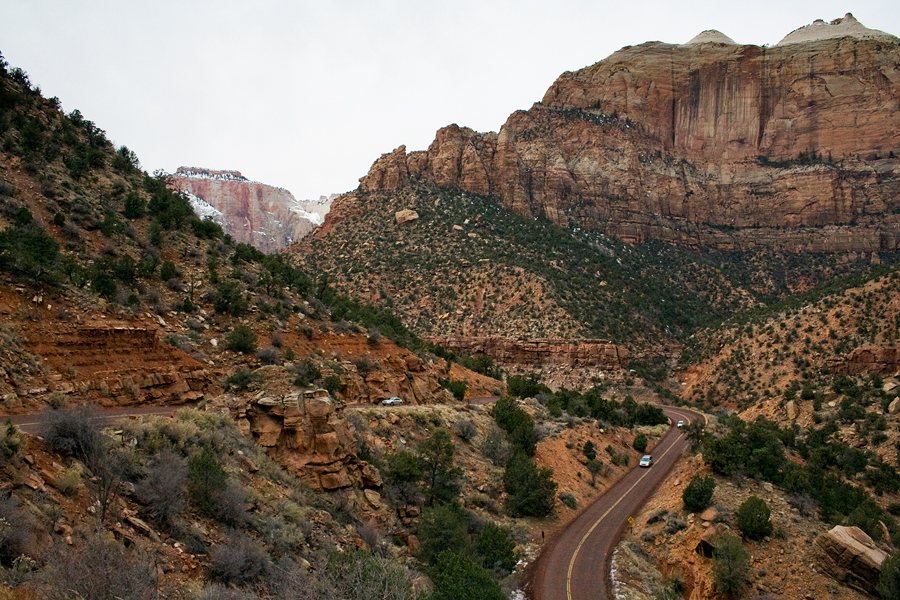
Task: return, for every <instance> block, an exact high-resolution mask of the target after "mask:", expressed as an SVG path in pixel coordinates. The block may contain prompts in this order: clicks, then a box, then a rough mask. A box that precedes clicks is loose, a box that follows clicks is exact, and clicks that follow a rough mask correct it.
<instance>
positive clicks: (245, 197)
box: [171, 167, 321, 254]
mask: <svg viewBox="0 0 900 600" xmlns="http://www.w3.org/2000/svg"><path fill="white" fill-rule="evenodd" d="M171 182H172V186H173V187H174V188H175V189H178V190H181V191H183V192H187V193H188V194H189V195H190V197H191V201H192V203H193V204H194V208H195V210H196V211H197V212H198V214H199V215H200V216H201V217H203V216H209V217H211V218H212V219H213V220H214V221H216V222H217V223H219V224H220V225H221V226H222V228H223V229H224V230H225V233H227V234H229V235H231V237H233V238H234V240H235V241H236V242H240V243H245V244H252V245H253V246H255V247H256V248H257V249H259V250H261V251H262V252H265V253H267V254H271V253H273V252H278V251H279V250H281V249H283V248H285V247H286V246H289V245H290V244H292V243H294V242H296V241H297V240H299V239H300V238H302V237H303V236H305V235H306V234H308V233H309V232H311V231H312V230H313V229H315V228H316V226H317V225H319V223H321V218H320V217H319V216H318V215H314V214H312V213H310V212H307V211H306V210H304V208H303V206H302V204H301V203H300V202H298V201H297V199H296V198H294V196H293V194H291V193H290V192H289V191H287V190H285V189H282V188H277V187H273V186H271V185H266V184H264V183H257V182H254V181H250V180H248V179H247V178H245V177H243V176H242V175H241V174H240V172H238V171H213V170H210V169H196V168H190V167H179V168H178V170H177V171H176V172H175V174H174V175H172V177H171Z"/></svg>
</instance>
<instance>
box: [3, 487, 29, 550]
mask: <svg viewBox="0 0 900 600" xmlns="http://www.w3.org/2000/svg"><path fill="white" fill-rule="evenodd" d="M33 526H34V524H33V520H32V518H31V515H30V514H29V513H28V512H26V511H25V509H23V508H22V506H21V503H20V502H19V500H18V499H17V498H16V497H14V496H13V495H12V494H11V493H9V492H5V493H2V494H0V565H3V566H7V567H10V566H12V564H13V561H14V560H15V559H16V558H18V557H19V556H21V555H22V554H27V553H28V552H29V550H30V546H31V541H32V527H33Z"/></svg>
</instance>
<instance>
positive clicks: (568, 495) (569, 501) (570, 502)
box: [559, 492, 578, 510]
mask: <svg viewBox="0 0 900 600" xmlns="http://www.w3.org/2000/svg"><path fill="white" fill-rule="evenodd" d="M559 500H560V501H561V502H562V503H563V504H565V505H566V506H568V507H569V508H571V509H572V510H575V509H576V508H578V500H576V499H575V496H573V495H572V492H565V493H563V494H560V495H559Z"/></svg>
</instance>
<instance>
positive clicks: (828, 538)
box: [814, 525, 887, 594]
mask: <svg viewBox="0 0 900 600" xmlns="http://www.w3.org/2000/svg"><path fill="white" fill-rule="evenodd" d="M814 555H815V558H816V563H817V564H818V565H819V566H820V567H821V568H822V570H823V571H825V572H826V573H828V574H829V575H831V576H832V577H834V578H835V579H837V580H838V581H840V582H842V583H844V584H846V585H848V586H850V587H852V588H856V589H858V590H861V591H863V592H866V593H868V594H875V586H876V585H877V584H878V577H879V575H880V574H881V563H883V562H884V559H885V558H887V554H886V553H885V552H883V551H882V550H881V549H879V548H878V547H877V546H876V545H875V542H873V541H872V538H870V537H869V536H868V535H866V533H865V532H864V531H863V530H862V529H860V528H859V527H844V526H843V525H838V526H836V527H834V528H833V529H832V530H831V531H829V532H828V533H825V534H823V535H820V536H819V537H818V538H816V542H815V545H814Z"/></svg>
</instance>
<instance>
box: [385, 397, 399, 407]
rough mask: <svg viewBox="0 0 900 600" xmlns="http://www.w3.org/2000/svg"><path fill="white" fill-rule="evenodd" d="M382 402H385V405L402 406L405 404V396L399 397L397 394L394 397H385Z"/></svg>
mask: <svg viewBox="0 0 900 600" xmlns="http://www.w3.org/2000/svg"><path fill="white" fill-rule="evenodd" d="M381 404H383V405H384V406H400V405H401V404H403V398H398V397H397V396H394V397H392V398H385V399H384V400H382V401H381Z"/></svg>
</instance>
